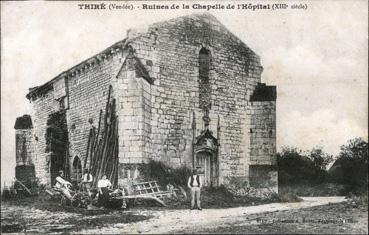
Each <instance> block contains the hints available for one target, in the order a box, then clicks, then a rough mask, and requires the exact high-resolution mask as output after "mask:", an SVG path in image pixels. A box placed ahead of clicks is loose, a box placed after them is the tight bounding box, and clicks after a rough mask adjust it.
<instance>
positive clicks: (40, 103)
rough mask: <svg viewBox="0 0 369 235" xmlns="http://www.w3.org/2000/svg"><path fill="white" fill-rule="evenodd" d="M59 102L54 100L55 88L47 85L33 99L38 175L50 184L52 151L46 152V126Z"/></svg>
mask: <svg viewBox="0 0 369 235" xmlns="http://www.w3.org/2000/svg"><path fill="white" fill-rule="evenodd" d="M58 105H59V103H58V102H57V101H56V100H54V96H53V89H52V86H51V87H47V88H45V89H44V91H42V92H39V93H38V94H37V96H36V97H33V98H32V99H31V106H32V113H31V116H32V120H33V124H34V133H33V134H34V150H35V154H34V161H33V162H34V164H35V172H36V177H37V178H39V180H40V183H42V184H49V183H50V182H51V181H50V180H51V179H50V174H49V164H50V153H47V152H46V128H47V119H48V117H49V115H50V114H52V113H53V112H55V111H57V110H58Z"/></svg>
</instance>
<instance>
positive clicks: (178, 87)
mask: <svg viewBox="0 0 369 235" xmlns="http://www.w3.org/2000/svg"><path fill="white" fill-rule="evenodd" d="M132 47H133V48H134V49H135V53H136V56H137V57H138V58H139V59H140V60H141V61H143V64H144V65H145V67H146V69H147V70H148V71H149V73H150V76H151V77H152V78H153V79H154V83H153V85H151V103H152V107H151V117H152V120H151V138H150V139H151V151H150V152H151V157H150V158H152V159H158V160H162V161H165V162H167V163H169V164H170V165H172V166H179V165H181V164H186V165H188V166H191V161H192V158H191V155H192V149H191V148H192V139H193V136H192V129H191V125H192V112H193V111H194V112H195V114H196V121H197V131H196V133H197V135H199V134H200V131H201V129H202V128H203V123H202V120H201V118H202V116H203V110H202V109H201V108H200V105H199V98H200V97H199V96H200V94H199V88H200V86H199V53H200V50H201V49H202V48H206V50H208V51H209V52H210V54H211V60H210V70H209V72H208V74H207V75H208V76H209V83H210V84H209V85H210V88H211V91H209V92H207V93H208V96H209V100H210V103H211V109H210V118H211V120H212V122H211V123H210V129H211V130H212V131H213V133H214V135H217V129H216V121H217V117H218V115H219V116H220V120H221V121H220V125H221V133H220V141H221V146H220V175H221V183H222V182H223V180H225V181H224V183H226V177H227V176H236V177H237V176H240V177H244V178H245V179H246V178H247V177H248V173H247V171H248V162H249V158H250V148H247V147H245V146H247V142H250V135H249V128H247V125H249V123H250V119H251V117H250V115H249V116H247V114H246V110H249V109H251V108H250V107H249V105H250V103H249V98H250V96H251V94H252V93H253V91H254V89H255V87H256V85H257V84H258V83H259V82H260V74H261V72H262V67H261V65H260V59H259V57H258V56H257V55H256V54H255V53H254V52H252V51H251V50H250V49H249V48H248V47H247V46H246V45H245V44H244V43H242V42H241V41H240V40H239V39H238V38H237V37H235V36H234V35H233V34H232V33H231V32H229V31H228V30H227V29H226V28H225V27H224V26H223V25H221V24H220V23H219V22H218V21H217V20H216V19H215V18H214V17H213V16H211V15H207V14H205V15H191V16H187V17H181V18H176V19H174V20H170V21H166V22H161V23H157V24H153V25H152V26H150V27H149V28H148V30H147V32H146V33H143V34H141V35H139V36H137V37H136V38H135V39H134V40H132ZM147 61H150V63H147ZM148 64H149V65H148ZM245 144H246V145H245Z"/></svg>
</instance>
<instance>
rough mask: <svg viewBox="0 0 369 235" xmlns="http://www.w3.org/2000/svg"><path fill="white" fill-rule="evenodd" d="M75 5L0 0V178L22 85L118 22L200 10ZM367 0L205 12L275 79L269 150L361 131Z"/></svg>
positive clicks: (106, 36) (10, 150)
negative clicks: (273, 134)
mask: <svg viewBox="0 0 369 235" xmlns="http://www.w3.org/2000/svg"><path fill="white" fill-rule="evenodd" d="M106 3H111V2H106ZM142 3H144V2H138V3H135V4H134V5H135V6H140V5H141V4H142ZM145 3H148V2H145ZM158 3H159V2H156V4H158ZM161 3H162V4H170V2H168V1H166V2H161ZM176 3H177V4H182V2H179V1H177V2H176ZM186 3H187V4H189V5H191V4H192V3H191V2H186ZM201 3H202V4H207V3H209V2H206V1H201ZM230 3H233V4H236V3H235V2H230ZM247 3H249V1H248V2H247ZM263 3H265V2H264V1H263ZM270 3H272V2H270ZM287 3H288V4H289V5H291V4H292V2H291V1H290V2H287ZM77 4H78V2H34V1H32V2H5V3H4V2H2V3H1V177H2V181H3V182H4V180H7V179H9V178H10V177H12V176H13V175H14V167H15V135H14V129H13V127H14V122H15V119H16V117H18V116H21V115H23V114H25V113H29V102H28V100H27V99H26V98H25V95H26V94H27V92H28V88H30V87H33V86H37V85H41V84H43V83H45V82H47V81H48V80H50V79H51V78H53V77H54V76H56V75H58V74H59V73H60V72H62V71H64V70H67V69H68V68H70V67H72V66H73V65H75V64H77V63H79V62H81V61H82V60H84V59H86V58H88V57H90V56H92V55H94V54H96V53H98V52H100V51H102V50H103V49H105V48H106V47H108V46H110V45H112V44H114V43H115V42H117V41H119V40H122V39H123V38H124V37H125V36H126V30H127V29H128V28H132V27H140V26H145V25H148V24H150V23H152V22H157V21H162V20H165V19H169V18H174V17H176V16H179V15H186V14H190V13H194V12H197V13H201V12H202V11H199V10H197V11H194V10H187V11H182V10H155V11H153V10H138V9H137V10H133V11H128V10H120V11H109V10H105V11H99V10H79V8H78V6H77ZM223 4H225V3H223ZM367 4H368V3H367V1H361V0H353V1H345V2H344V1H311V2H310V3H308V10H306V11H303V10H280V11H267V10H265V11H245V10H244V11H236V10H233V11H226V10H223V11H216V10H214V11H209V13H211V14H213V15H214V16H216V17H217V18H218V19H219V21H221V22H222V23H223V24H224V25H225V26H226V27H227V28H228V29H229V30H230V31H232V32H233V33H234V34H235V35H236V36H238V37H239V38H240V39H241V40H242V41H244V42H245V43H246V44H247V45H248V46H249V47H251V48H252V49H253V50H254V51H255V52H256V53H257V54H259V55H260V57H261V60H262V65H263V67H264V72H263V74H262V80H263V82H266V83H268V84H270V85H277V90H278V98H277V147H278V149H280V148H281V146H286V145H288V146H296V147H299V148H302V149H310V148H312V147H314V146H318V145H319V146H323V147H324V149H325V150H326V151H327V152H329V153H331V154H337V153H338V151H339V146H340V145H342V144H345V143H346V141H347V140H348V139H350V138H354V137H363V138H365V139H367V137H368V131H367V129H368V127H367V120H368V93H367V92H368V90H367V88H368V73H367V69H368V67H367V66H368V61H367V60H368V54H367V53H368V37H367V35H368V34H367V33H368V31H367V30H368V25H367V24H368V23H367V22H368V18H367V14H368V13H367V9H368V6H367ZM3 182H2V183H3Z"/></svg>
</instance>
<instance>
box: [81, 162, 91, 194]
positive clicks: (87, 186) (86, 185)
mask: <svg viewBox="0 0 369 235" xmlns="http://www.w3.org/2000/svg"><path fill="white" fill-rule="evenodd" d="M93 179H94V178H93V177H92V175H91V173H90V171H89V170H88V169H85V174H84V175H83V177H82V189H83V191H84V192H87V193H88V196H90V197H91V192H90V190H91V187H92V181H93Z"/></svg>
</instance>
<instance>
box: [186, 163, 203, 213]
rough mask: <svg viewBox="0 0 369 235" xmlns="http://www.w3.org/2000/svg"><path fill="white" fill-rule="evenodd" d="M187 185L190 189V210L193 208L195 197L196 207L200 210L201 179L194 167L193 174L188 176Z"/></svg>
mask: <svg viewBox="0 0 369 235" xmlns="http://www.w3.org/2000/svg"><path fill="white" fill-rule="evenodd" d="M187 186H188V187H189V188H190V189H191V210H194V209H195V199H196V206H197V209H198V210H202V209H201V202H200V191H201V181H200V176H199V175H198V174H197V170H196V169H193V174H192V175H191V176H190V177H189V178H188V182H187Z"/></svg>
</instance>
